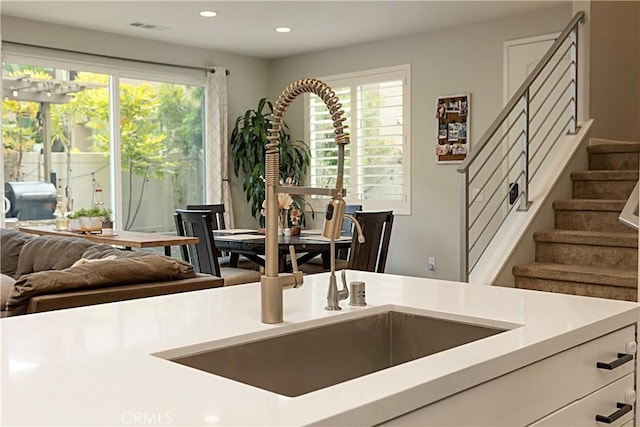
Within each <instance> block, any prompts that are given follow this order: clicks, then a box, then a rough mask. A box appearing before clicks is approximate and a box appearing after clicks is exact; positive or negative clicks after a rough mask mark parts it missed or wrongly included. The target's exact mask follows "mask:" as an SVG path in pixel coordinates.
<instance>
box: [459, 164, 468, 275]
mask: <svg viewBox="0 0 640 427" xmlns="http://www.w3.org/2000/svg"><path fill="white" fill-rule="evenodd" d="M460 180H461V185H460V224H461V227H460V281H461V282H465V283H466V282H468V281H469V170H467V171H465V172H464V173H462V174H461V175H460Z"/></svg>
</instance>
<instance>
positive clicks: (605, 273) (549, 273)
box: [513, 262, 638, 301]
mask: <svg viewBox="0 0 640 427" xmlns="http://www.w3.org/2000/svg"><path fill="white" fill-rule="evenodd" d="M513 275H514V276H515V279H516V287H517V288H520V289H532V290H539V291H547V292H558V293H565V294H572V295H583V296H592V297H599V298H611V299H618V300H627V301H636V300H637V288H638V271H637V269H632V270H625V269H614V268H596V267H591V266H576V265H565V264H554V263H541V262H535V263H531V264H525V265H517V266H514V267H513Z"/></svg>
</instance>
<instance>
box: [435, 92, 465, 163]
mask: <svg viewBox="0 0 640 427" xmlns="http://www.w3.org/2000/svg"><path fill="white" fill-rule="evenodd" d="M470 101H471V100H470V95H469V94H462V95H451V96H441V97H438V100H437V106H436V119H437V121H438V135H437V143H436V161H437V163H443V164H444V163H460V162H462V161H463V160H464V159H465V158H466V157H467V153H468V152H469V145H470V144H469V131H470Z"/></svg>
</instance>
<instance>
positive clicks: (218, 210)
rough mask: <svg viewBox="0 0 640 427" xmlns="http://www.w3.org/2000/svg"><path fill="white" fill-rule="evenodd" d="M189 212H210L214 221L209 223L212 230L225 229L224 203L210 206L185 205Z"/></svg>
mask: <svg viewBox="0 0 640 427" xmlns="http://www.w3.org/2000/svg"><path fill="white" fill-rule="evenodd" d="M187 210H190V211H210V212H211V213H213V214H214V221H213V222H212V223H211V225H212V226H213V229H214V230H224V229H225V228H227V227H226V226H225V223H224V213H225V212H226V211H225V209H224V203H216V204H211V205H187Z"/></svg>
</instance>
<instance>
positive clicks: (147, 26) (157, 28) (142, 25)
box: [129, 21, 169, 31]
mask: <svg viewBox="0 0 640 427" xmlns="http://www.w3.org/2000/svg"><path fill="white" fill-rule="evenodd" d="M129 25H130V26H132V27H137V28H142V29H144V30H154V31H164V30H168V29H169V27H163V26H161V25H153V24H145V23H144V22H138V21H136V22H132V23H131V24H129Z"/></svg>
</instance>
